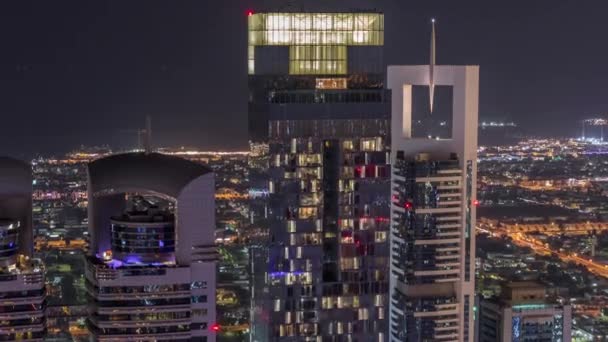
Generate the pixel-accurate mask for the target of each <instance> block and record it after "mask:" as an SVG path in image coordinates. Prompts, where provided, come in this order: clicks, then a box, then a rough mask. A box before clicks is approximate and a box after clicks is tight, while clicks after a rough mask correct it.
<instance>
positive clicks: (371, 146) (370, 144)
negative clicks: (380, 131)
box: [361, 138, 382, 152]
mask: <svg viewBox="0 0 608 342" xmlns="http://www.w3.org/2000/svg"><path fill="white" fill-rule="evenodd" d="M361 151H372V152H373V151H382V138H367V139H361Z"/></svg>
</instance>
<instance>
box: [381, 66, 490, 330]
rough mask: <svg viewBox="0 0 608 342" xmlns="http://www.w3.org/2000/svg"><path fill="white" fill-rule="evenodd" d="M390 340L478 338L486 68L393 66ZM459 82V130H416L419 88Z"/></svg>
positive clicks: (456, 106)
mask: <svg viewBox="0 0 608 342" xmlns="http://www.w3.org/2000/svg"><path fill="white" fill-rule="evenodd" d="M388 84H389V87H390V89H391V90H392V91H393V93H392V109H391V111H392V122H391V130H392V134H391V137H392V144H391V145H392V154H393V155H392V158H393V161H394V163H393V176H392V223H393V224H392V227H391V228H392V233H391V272H390V274H391V281H390V283H391V289H390V296H391V304H390V320H391V324H390V338H391V341H473V335H474V333H473V329H474V328H473V327H474V326H473V310H472V309H473V302H474V289H475V286H474V282H475V269H474V268H475V262H474V261H475V203H476V200H475V193H476V192H475V189H476V187H475V184H476V175H477V110H478V108H477V107H478V88H479V67H478V66H443V65H438V66H436V65H433V64H431V65H416V66H390V67H389V68H388ZM429 85H431V86H433V85H437V86H452V87H453V92H452V93H453V104H452V108H453V118H452V136H451V138H449V139H421V138H415V137H413V136H412V87H413V86H429Z"/></svg>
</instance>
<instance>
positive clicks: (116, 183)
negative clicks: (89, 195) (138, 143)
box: [88, 152, 212, 198]
mask: <svg viewBox="0 0 608 342" xmlns="http://www.w3.org/2000/svg"><path fill="white" fill-rule="evenodd" d="M88 172H89V180H90V190H91V191H92V192H93V193H98V192H110V193H119V192H127V191H137V190H140V191H141V190H144V191H145V190H148V191H153V192H158V193H160V194H163V195H167V196H171V197H173V198H177V197H178V196H179V194H180V192H181V190H182V189H183V188H184V187H185V186H187V185H188V184H189V183H190V182H191V181H193V180H195V179H196V178H198V177H200V176H203V175H205V174H208V173H211V172H212V171H211V169H209V168H207V167H205V166H203V165H201V164H197V163H195V162H192V161H189V160H186V159H183V158H180V157H174V156H169V155H164V154H160V153H143V152H137V153H124V154H116V155H112V156H109V157H105V158H101V159H97V160H95V161H93V162H91V163H89V166H88Z"/></svg>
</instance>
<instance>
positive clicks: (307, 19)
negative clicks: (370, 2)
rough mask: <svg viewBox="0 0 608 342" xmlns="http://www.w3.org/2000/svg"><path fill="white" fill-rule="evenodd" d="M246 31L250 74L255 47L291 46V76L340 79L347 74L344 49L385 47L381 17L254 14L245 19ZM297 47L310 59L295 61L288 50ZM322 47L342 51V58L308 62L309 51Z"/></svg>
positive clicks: (338, 14)
mask: <svg viewBox="0 0 608 342" xmlns="http://www.w3.org/2000/svg"><path fill="white" fill-rule="evenodd" d="M248 30H249V38H248V40H249V47H250V51H249V52H248V63H249V65H248V69H249V73H250V74H254V73H255V56H254V51H253V49H252V48H253V47H255V46H273V45H274V46H276V45H279V46H290V55H291V58H290V68H289V70H290V74H296V75H301V74H311V75H313V74H317V75H329V74H336V75H340V74H345V73H346V46H349V45H375V46H380V45H384V16H383V15H382V14H380V13H256V14H252V15H250V16H248ZM296 46H297V47H298V48H299V49H300V50H301V51H302V52H304V56H309V57H308V58H302V56H300V57H295V56H294V54H292V53H291V51H292V50H291V48H292V47H296ZM321 46H334V48H331V49H330V50H334V51H338V50H336V49H335V46H340V47H342V48H343V50H342V49H340V50H339V51H343V55H344V58H333V59H329V58H311V55H310V51H312V50H317V49H318V48H319V47H321ZM305 50H309V51H308V52H306V51H305ZM294 52H295V51H294Z"/></svg>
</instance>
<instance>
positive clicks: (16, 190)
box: [0, 157, 46, 341]
mask: <svg viewBox="0 0 608 342" xmlns="http://www.w3.org/2000/svg"><path fill="white" fill-rule="evenodd" d="M32 179H33V178H32V168H31V166H30V165H29V164H27V163H24V162H22V161H19V160H15V159H11V158H6V157H3V158H0V341H43V338H44V335H45V332H46V324H45V323H46V321H45V311H46V292H45V289H44V271H45V270H44V265H43V264H42V262H41V261H40V260H37V259H34V258H33V257H32V256H33V251H34V250H33V243H34V238H33V236H32V234H33V232H32Z"/></svg>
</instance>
